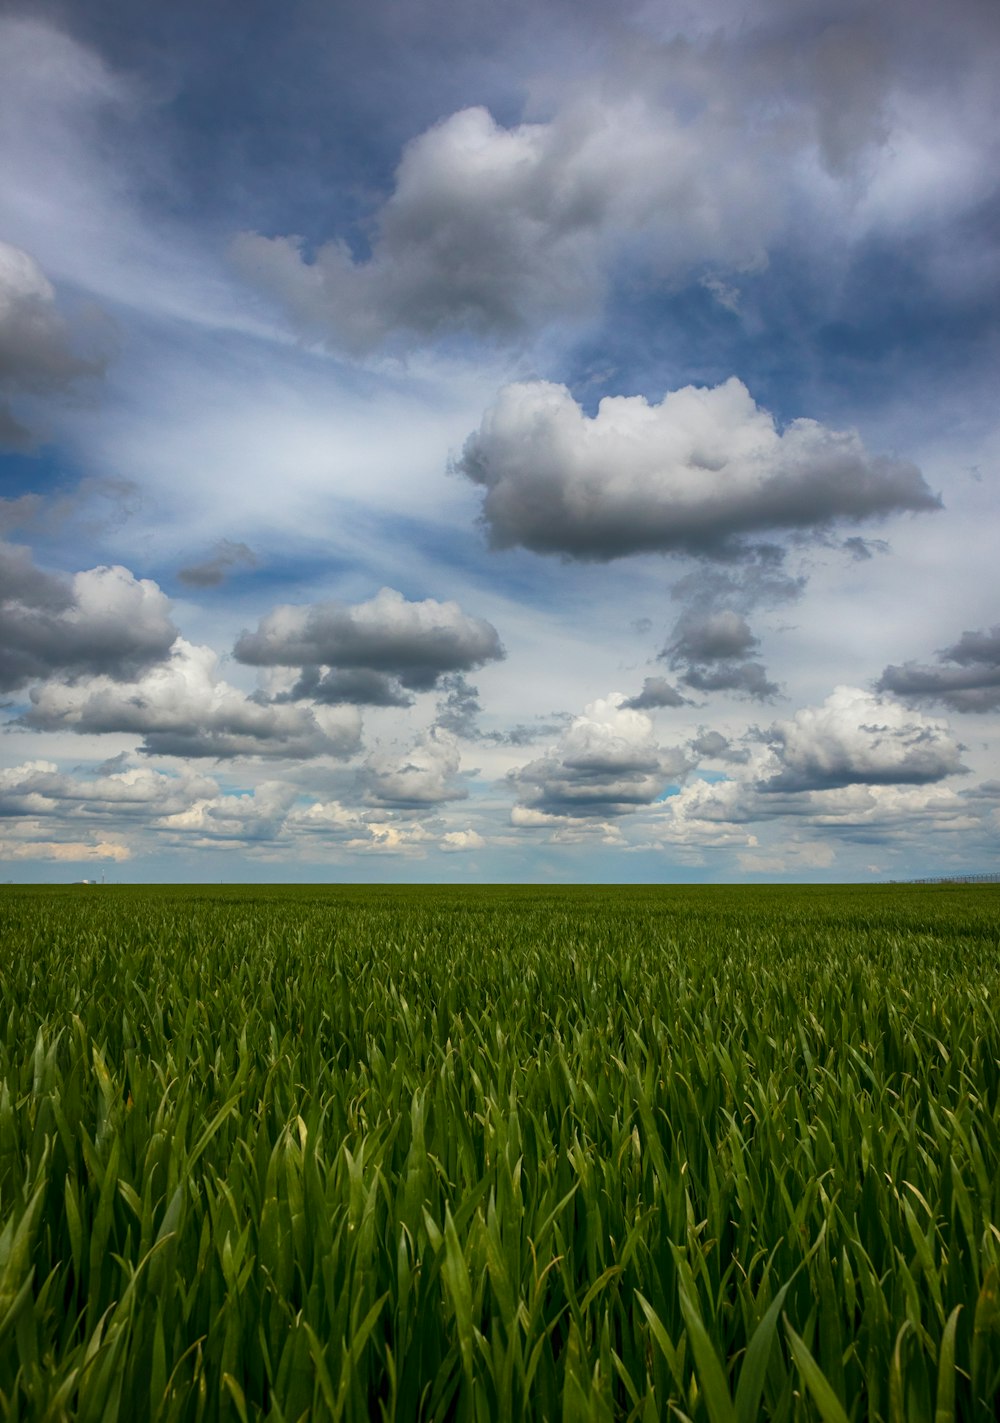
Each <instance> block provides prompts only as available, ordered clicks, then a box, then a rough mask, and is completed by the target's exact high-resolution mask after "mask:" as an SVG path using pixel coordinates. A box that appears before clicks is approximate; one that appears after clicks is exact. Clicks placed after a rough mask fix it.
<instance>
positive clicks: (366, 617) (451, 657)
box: [235, 588, 504, 706]
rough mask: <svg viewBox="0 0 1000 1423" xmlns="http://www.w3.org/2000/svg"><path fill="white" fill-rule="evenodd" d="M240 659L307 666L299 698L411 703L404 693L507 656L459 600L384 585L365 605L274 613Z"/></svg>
mask: <svg viewBox="0 0 1000 1423" xmlns="http://www.w3.org/2000/svg"><path fill="white" fill-rule="evenodd" d="M235 655H236V657H237V658H238V659H239V661H241V662H246V663H249V664H250V665H251V666H255V667H300V668H302V669H303V676H302V678H301V679H300V681H299V683H298V684H297V686H296V688H295V689H294V690H293V693H292V696H293V697H312V698H314V699H316V700H319V701H328V702H337V701H353V702H357V703H362V704H364V703H368V704H372V705H376V706H400V705H403V706H405V705H406V704H407V701H408V700H409V699H408V698H407V697H406V694H405V691H404V690H403V689H406V690H409V691H414V692H419V691H428V690H430V689H431V688H432V687H434V686H436V685H437V684H438V681H439V679H440V678H441V677H443V676H445V675H447V674H449V673H457V672H466V671H469V670H471V669H472V668H474V667H481V666H483V664H484V663H486V662H494V661H497V660H498V659H499V658H502V657H503V655H504V652H503V648H502V646H501V644H500V638H499V635H498V634H497V630H496V628H495V627H493V625H492V624H491V623H488V622H486V621H485V620H484V619H482V618H471V617H468V616H467V615H466V614H465V613H463V612H462V610H461V608H460V607H459V606H458V604H457V603H453V602H448V603H439V602H436V601H435V600H434V599H433V598H426V599H424V601H423V602H408V601H407V600H406V599H405V598H404V597H403V595H402V594H401V593H397V592H396V591H395V590H394V589H392V588H382V589H381V590H380V591H379V592H378V593H377V594H376V595H375V597H374V598H371V599H369V600H368V602H366V603H356V604H354V605H350V604H346V603H311V604H305V605H302V606H298V607H293V606H288V605H285V606H282V607H279V608H275V609H274V611H273V612H271V613H269V614H268V615H267V617H266V618H264V619H262V621H261V623H260V625H259V627H258V629H257V631H256V632H253V633H250V632H245V633H243V635H242V636H241V637H240V639H239V641H238V642H237V644H236V648H235ZM323 668H327V669H330V670H329V671H326V672H322V671H321V670H320V669H323Z"/></svg>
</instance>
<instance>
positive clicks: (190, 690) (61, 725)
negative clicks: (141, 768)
mask: <svg viewBox="0 0 1000 1423" xmlns="http://www.w3.org/2000/svg"><path fill="white" fill-rule="evenodd" d="M22 722H23V724H24V725H26V726H29V727H33V728H35V729H36V730H43V731H53V730H67V731H75V732H79V733H81V734H84V733H91V734H97V735H100V734H106V733H112V732H118V733H127V734H131V735H136V736H139V737H141V738H142V740H141V750H142V751H144V752H146V753H147V754H149V755H154V756H192V757H203V756H209V757H218V758H231V757H235V756H255V757H267V758H285V757H288V758H294V759H304V758H309V757H314V756H338V757H343V756H351V755H353V754H354V753H355V752H356V751H358V750H359V749H360V745H361V717H360V715H359V713H358V712H357V711H356V709H355V708H353V707H338V708H329V709H327V708H319V709H318V710H315V711H314V710H313V709H312V708H309V707H300V706H274V705H265V704H262V703H260V702H256V701H254V700H252V699H251V698H249V697H247V696H245V695H244V694H243V693H242V692H240V691H238V690H237V689H236V688H235V687H231V686H229V685H228V684H227V683H226V682H223V681H220V680H219V679H218V675H217V658H216V655H215V653H214V652H213V651H212V650H211V648H208V647H196V646H193V645H192V644H191V643H189V642H187V641H185V640H184V639H183V638H178V639H177V641H176V643H175V644H174V647H173V650H172V652H171V655H170V658H169V660H168V661H167V662H165V663H163V664H162V665H160V666H156V667H153V668H151V669H150V670H149V671H148V672H146V673H145V674H144V675H143V676H142V677H140V678H139V679H137V680H136V681H134V682H131V683H129V682H115V681H113V680H112V679H111V678H110V677H107V676H99V677H89V678H82V679H80V680H79V681H78V682H76V683H75V684H70V685H63V684H59V683H54V682H49V683H45V684H43V685H42V686H40V687H37V688H35V689H34V690H33V691H32V693H31V707H30V709H29V711H28V712H27V713H26V714H25V715H24V717H23V718H22Z"/></svg>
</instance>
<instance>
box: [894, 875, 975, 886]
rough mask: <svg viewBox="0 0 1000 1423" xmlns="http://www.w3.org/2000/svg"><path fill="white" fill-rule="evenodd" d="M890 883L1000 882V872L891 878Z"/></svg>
mask: <svg viewBox="0 0 1000 1423" xmlns="http://www.w3.org/2000/svg"><path fill="white" fill-rule="evenodd" d="M889 883H890V884H1000V874H991V875H937V876H936V877H925V878H924V879H891V880H890V881H889Z"/></svg>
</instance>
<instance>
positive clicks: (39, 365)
mask: <svg viewBox="0 0 1000 1423" xmlns="http://www.w3.org/2000/svg"><path fill="white" fill-rule="evenodd" d="M75 346H76V342H75V340H74V337H73V333H72V331H71V329H70V326H69V324H68V322H67V321H66V319H65V317H63V316H62V314H61V313H60V311H59V309H58V306H57V304H56V294H55V289H54V287H53V286H52V283H51V282H50V281H49V280H48V278H47V277H46V276H45V274H44V272H43V271H42V269H41V267H40V266H39V265H38V263H37V262H36V261H35V260H34V258H33V257H31V256H30V255H29V254H28V253H27V252H23V251H22V250H21V249H20V248H19V247H12V246H11V245H10V243H8V242H0V443H3V444H10V445H26V444H30V442H31V434H30V431H29V430H28V429H27V428H26V427H25V426H24V425H22V424H21V423H20V421H19V420H18V419H17V418H16V417H15V414H14V411H13V409H12V408H11V406H10V404H9V401H10V399H11V398H12V397H15V398H16V397H17V396H18V395H46V394H52V393H54V392H60V391H64V390H66V389H67V388H69V387H70V386H71V385H73V384H74V382H76V381H77V380H79V378H80V377H81V376H87V375H97V374H99V373H100V372H101V371H103V369H104V362H103V361H101V360H98V359H87V358H86V357H84V356H82V355H81V354H79V352H78V351H77V350H76V349H75Z"/></svg>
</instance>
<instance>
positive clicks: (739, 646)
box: [665, 608, 760, 666]
mask: <svg viewBox="0 0 1000 1423" xmlns="http://www.w3.org/2000/svg"><path fill="white" fill-rule="evenodd" d="M759 641H760V639H759V638H756V637H754V635H753V633H752V632H751V630H750V624H749V623H748V622H747V620H746V618H744V617H743V616H742V615H741V614H740V613H735V612H733V610H732V609H731V608H723V609H721V610H720V611H719V612H711V613H695V612H692V611H689V612H686V613H683V614H682V615H681V617H680V618H678V620H677V623H676V625H675V627H674V636H673V641H672V642H671V643H670V644H669V646H668V647H667V648H666V649H665V654H666V655H668V656H669V657H670V662H671V666H679V665H680V664H681V663H683V662H718V661H721V660H722V659H724V658H733V657H742V656H743V655H744V654H745V653H747V652H750V651H752V649H753V648H755V647H757V646H758V645H759Z"/></svg>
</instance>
